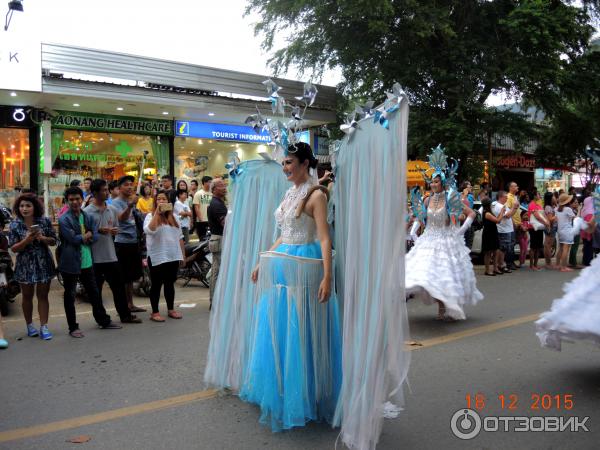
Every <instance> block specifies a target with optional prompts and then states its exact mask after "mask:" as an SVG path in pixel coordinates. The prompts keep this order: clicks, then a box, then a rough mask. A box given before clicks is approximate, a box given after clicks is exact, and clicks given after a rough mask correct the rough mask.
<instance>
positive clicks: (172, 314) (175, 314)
mask: <svg viewBox="0 0 600 450" xmlns="http://www.w3.org/2000/svg"><path fill="white" fill-rule="evenodd" d="M168 316H169V317H170V318H171V319H183V316H182V315H181V313H180V312H177V311H169V312H168Z"/></svg>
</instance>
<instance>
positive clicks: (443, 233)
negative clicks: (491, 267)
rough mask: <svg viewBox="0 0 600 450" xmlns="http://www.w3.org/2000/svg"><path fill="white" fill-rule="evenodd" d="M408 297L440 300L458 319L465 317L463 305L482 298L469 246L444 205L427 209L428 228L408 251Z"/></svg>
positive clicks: (432, 301)
mask: <svg viewBox="0 0 600 450" xmlns="http://www.w3.org/2000/svg"><path fill="white" fill-rule="evenodd" d="M406 297H407V298H417V299H420V300H421V301H423V303H425V304H428V305H430V304H433V303H435V302H436V300H439V301H441V302H442V303H443V304H444V306H445V307H446V315H447V316H448V317H450V318H452V319H456V320H464V319H466V316H465V312H464V310H463V306H464V305H474V304H476V303H477V302H479V301H480V300H482V299H483V294H482V293H481V292H480V291H479V290H478V289H477V285H476V281H475V272H474V270H473V264H472V263H471V257H470V252H469V249H468V248H467V246H466V245H465V241H464V238H463V235H462V234H460V233H459V232H458V227H457V226H455V225H453V224H451V223H450V220H449V217H448V212H447V211H446V207H445V206H443V207H441V208H439V209H437V210H433V209H432V208H431V207H429V208H428V209H427V226H426V227H425V232H424V233H423V234H422V235H421V236H420V237H419V238H418V239H417V240H416V242H415V245H414V247H413V248H412V249H411V250H410V251H409V252H408V254H407V255H406Z"/></svg>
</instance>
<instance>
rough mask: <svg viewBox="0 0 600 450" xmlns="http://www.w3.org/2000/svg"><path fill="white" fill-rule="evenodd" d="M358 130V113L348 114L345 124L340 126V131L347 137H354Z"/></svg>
mask: <svg viewBox="0 0 600 450" xmlns="http://www.w3.org/2000/svg"><path fill="white" fill-rule="evenodd" d="M356 128H358V123H357V122H356V113H351V114H347V115H346V121H345V123H344V124H342V125H340V130H342V131H343V132H344V133H345V134H347V135H352V133H354V132H355V131H356Z"/></svg>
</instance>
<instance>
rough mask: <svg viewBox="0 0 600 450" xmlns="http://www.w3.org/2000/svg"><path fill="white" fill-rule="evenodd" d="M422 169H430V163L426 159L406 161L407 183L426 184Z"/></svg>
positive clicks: (410, 184)
mask: <svg viewBox="0 0 600 450" xmlns="http://www.w3.org/2000/svg"><path fill="white" fill-rule="evenodd" d="M419 168H420V169H425V170H428V169H429V163H427V162H425V161H406V184H407V185H408V186H425V180H423V176H422V175H421V171H420V170H419Z"/></svg>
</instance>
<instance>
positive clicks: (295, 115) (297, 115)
mask: <svg viewBox="0 0 600 450" xmlns="http://www.w3.org/2000/svg"><path fill="white" fill-rule="evenodd" d="M292 119H294V120H302V113H301V112H300V107H299V106H298V105H295V106H292Z"/></svg>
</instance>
